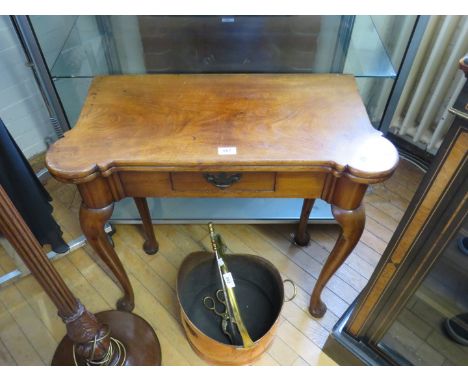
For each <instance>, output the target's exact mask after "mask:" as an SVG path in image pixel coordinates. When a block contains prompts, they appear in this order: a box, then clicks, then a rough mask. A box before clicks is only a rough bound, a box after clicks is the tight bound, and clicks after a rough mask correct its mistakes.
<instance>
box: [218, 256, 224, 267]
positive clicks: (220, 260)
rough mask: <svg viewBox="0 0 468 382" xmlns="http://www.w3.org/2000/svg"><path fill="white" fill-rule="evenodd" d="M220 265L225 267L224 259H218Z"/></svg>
mask: <svg viewBox="0 0 468 382" xmlns="http://www.w3.org/2000/svg"><path fill="white" fill-rule="evenodd" d="M218 265H219V266H220V267H222V266H223V265H224V261H223V259H222V258H221V257H220V258H219V259H218Z"/></svg>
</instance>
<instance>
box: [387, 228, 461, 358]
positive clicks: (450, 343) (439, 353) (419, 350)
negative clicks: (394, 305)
mask: <svg viewBox="0 0 468 382" xmlns="http://www.w3.org/2000/svg"><path fill="white" fill-rule="evenodd" d="M381 346H382V347H383V348H385V349H386V350H387V351H390V352H391V353H392V356H393V354H394V353H396V354H397V356H401V357H403V358H404V359H406V360H408V361H409V362H410V363H412V364H414V365H468V220H467V219H465V221H464V224H463V226H462V228H461V229H460V230H459V232H457V233H456V234H455V235H454V236H453V238H452V239H451V241H450V243H449V244H448V245H447V247H446V248H445V250H444V252H443V254H442V255H441V256H440V257H439V258H438V259H437V262H436V263H435V265H434V266H433V267H432V269H431V271H430V273H429V274H428V276H427V277H426V278H425V280H424V281H423V283H422V284H421V286H420V287H419V288H418V289H417V291H416V293H415V294H414V295H413V297H412V298H411V299H410V300H409V301H408V303H407V304H406V306H405V307H404V309H403V310H402V312H401V313H400V314H399V316H398V318H397V320H396V321H395V322H394V323H393V325H392V326H391V328H390V330H389V331H388V333H387V334H386V335H385V337H384V338H383V340H382V341H381Z"/></svg>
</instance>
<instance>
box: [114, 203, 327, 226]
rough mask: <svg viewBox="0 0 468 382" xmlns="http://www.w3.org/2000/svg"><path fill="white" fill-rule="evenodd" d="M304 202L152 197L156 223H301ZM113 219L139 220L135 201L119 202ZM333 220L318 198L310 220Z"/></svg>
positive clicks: (149, 204) (119, 220) (119, 221)
mask: <svg viewBox="0 0 468 382" xmlns="http://www.w3.org/2000/svg"><path fill="white" fill-rule="evenodd" d="M302 202H303V200H302V199H277V198H274V199H270V198H265V199H261V198H223V199H220V198H148V208H149V210H150V215H151V216H153V217H157V219H153V223H162V224H168V223H187V222H194V223H208V222H210V221H213V222H223V223H245V222H249V223H297V222H299V217H300V214H301V208H302ZM115 207H116V208H115V209H114V212H113V214H112V217H111V222H113V223H136V222H138V221H139V214H138V210H137V208H136V206H135V202H134V201H133V200H132V199H130V198H126V199H123V200H121V201H120V202H118V203H117V204H116V206H115ZM330 220H333V216H332V213H331V207H330V205H329V204H328V203H326V202H324V201H323V200H320V199H317V200H316V201H315V203H314V207H313V208H312V212H311V214H310V219H309V221H311V222H314V223H324V222H325V223H326V222H329V221H330Z"/></svg>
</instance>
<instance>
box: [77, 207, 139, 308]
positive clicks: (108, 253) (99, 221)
mask: <svg viewBox="0 0 468 382" xmlns="http://www.w3.org/2000/svg"><path fill="white" fill-rule="evenodd" d="M113 209H114V204H113V203H111V204H109V205H107V206H105V207H103V208H89V207H87V206H86V205H85V204H84V203H83V204H81V208H80V224H81V229H82V230H83V233H84V235H85V236H86V239H87V240H88V243H89V244H90V245H91V247H92V248H93V249H94V251H95V252H96V253H97V254H98V256H99V257H100V258H101V259H102V261H104V263H105V264H106V265H107V266H108V267H109V269H110V271H111V272H112V273H113V274H114V275H115V277H116V278H117V280H118V282H119V283H120V286H121V288H122V289H123V291H124V296H123V297H122V298H121V299H119V301H118V302H117V309H119V310H124V311H127V312H131V311H132V310H133V308H134V307H135V299H134V295H133V289H132V286H131V284H130V280H129V279H128V276H127V273H126V272H125V269H124V267H123V265H122V263H121V261H120V259H119V257H118V256H117V254H116V253H115V251H114V248H113V247H112V245H111V244H110V242H109V240H108V238H107V234H106V233H105V231H104V224H105V223H106V222H107V221H108V220H109V218H110V217H111V215H112V211H113Z"/></svg>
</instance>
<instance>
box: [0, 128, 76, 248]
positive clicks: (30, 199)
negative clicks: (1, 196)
mask: <svg viewBox="0 0 468 382" xmlns="http://www.w3.org/2000/svg"><path fill="white" fill-rule="evenodd" d="M0 184H1V185H2V187H3V188H4V189H5V191H6V192H7V194H8V196H9V197H10V199H11V200H12V202H13V204H14V205H15V207H16V208H17V210H18V211H19V212H20V214H21V215H22V216H23V219H24V220H25V221H26V223H27V224H28V226H29V228H30V229H31V231H32V232H33V233H34V236H36V239H37V240H38V241H39V242H40V243H41V244H42V245H44V244H50V245H51V246H52V249H53V250H54V251H55V252H57V253H64V252H66V251H67V250H68V249H69V247H68V245H67V244H66V243H65V241H64V240H63V239H62V231H61V229H60V227H59V225H58V224H57V223H56V221H55V220H54V218H53V217H52V206H51V205H50V204H49V202H51V201H52V198H51V197H50V195H49V193H48V192H47V191H46V189H45V188H44V186H43V185H42V184H41V182H40V181H39V179H37V177H36V174H35V173H34V171H33V169H32V168H31V166H30V165H29V163H28V161H27V159H26V158H25V157H24V155H23V153H22V152H21V150H20V149H19V147H18V145H17V144H16V142H15V141H14V140H13V138H12V137H11V135H10V133H9V132H8V130H7V128H6V127H5V124H4V123H3V121H2V120H1V119H0Z"/></svg>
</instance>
